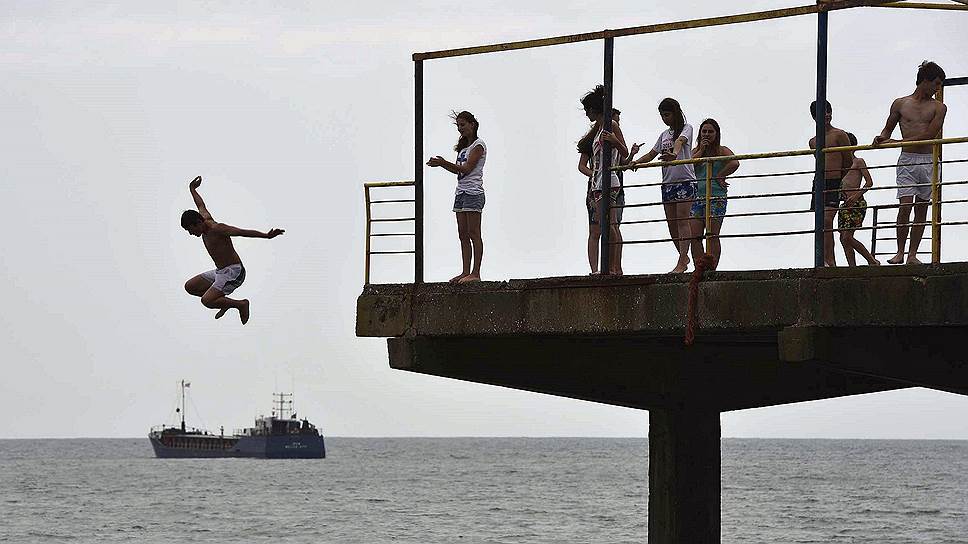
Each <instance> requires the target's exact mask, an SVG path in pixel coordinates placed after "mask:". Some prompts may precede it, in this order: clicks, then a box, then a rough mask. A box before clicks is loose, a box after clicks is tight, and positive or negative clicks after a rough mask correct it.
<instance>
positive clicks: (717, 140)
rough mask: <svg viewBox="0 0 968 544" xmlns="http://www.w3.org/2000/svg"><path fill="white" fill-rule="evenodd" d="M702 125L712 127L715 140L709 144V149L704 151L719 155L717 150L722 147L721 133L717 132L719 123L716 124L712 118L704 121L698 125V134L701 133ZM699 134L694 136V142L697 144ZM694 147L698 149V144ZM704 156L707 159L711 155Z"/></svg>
mask: <svg viewBox="0 0 968 544" xmlns="http://www.w3.org/2000/svg"><path fill="white" fill-rule="evenodd" d="M703 125H712V126H713V128H714V129H716V138H715V139H714V140H713V141H712V142H710V143H709V147H708V148H706V151H707V152H711V153H716V154H718V153H719V148H720V147H722V143H721V142H722V137H723V133H722V132H721V131H720V130H719V123H717V122H716V120H715V119H713V118H712V117H710V118H709V119H706V120H704V121H703V122H702V123H699V133H702V126H703ZM699 133H697V134H696V141H697V142H698V141H699V138H700V136H699ZM696 146H697V147H698V146H699V144H698V143H697V144H696ZM706 156H707V157H708V156H712V155H706Z"/></svg>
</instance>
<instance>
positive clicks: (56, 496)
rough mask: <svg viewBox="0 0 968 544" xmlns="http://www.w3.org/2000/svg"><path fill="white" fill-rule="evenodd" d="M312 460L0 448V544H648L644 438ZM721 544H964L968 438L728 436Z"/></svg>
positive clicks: (114, 445)
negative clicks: (886, 438) (758, 437)
mask: <svg viewBox="0 0 968 544" xmlns="http://www.w3.org/2000/svg"><path fill="white" fill-rule="evenodd" d="M326 446H327V452H328V455H329V457H328V458H327V459H322V460H255V459H197V460H196V459H187V460H185V459H155V458H154V457H153V454H152V451H151V447H150V445H149V444H148V440H147V439H146V438H132V439H78V440H0V542H16V543H21V542H23V543H28V542H98V543H100V542H166V543H167V542H327V543H342V542H365V543H382V542H413V543H422V544H423V543H455V542H460V543H528V542H542V543H545V542H547V543H552V542H554V543H562V542H575V543H583V544H585V543H621V542H638V543H644V542H646V540H647V538H648V534H647V533H648V473H649V460H648V442H647V441H646V440H644V439H631V438H630V439H623V438H328V439H327V441H326ZM722 541H723V542H725V543H743V544H752V543H770V544H774V543H785V542H790V543H806V542H817V543H821V542H823V543H826V542H858V543H860V542H865V543H867V542H871V543H877V544H891V543H910V542H934V543H956V542H957V543H965V542H968V442H966V441H891V440H760V439H725V440H724V441H723V447H722Z"/></svg>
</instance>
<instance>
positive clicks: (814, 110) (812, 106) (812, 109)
mask: <svg viewBox="0 0 968 544" xmlns="http://www.w3.org/2000/svg"><path fill="white" fill-rule="evenodd" d="M824 102H826V103H827V111H829V112H830V113H833V112H834V108H833V106H831V105H830V102H829V101H827V100H824ZM810 117H813V118H814V119H816V118H817V101H816V100H814V101H813V102H811V103H810Z"/></svg>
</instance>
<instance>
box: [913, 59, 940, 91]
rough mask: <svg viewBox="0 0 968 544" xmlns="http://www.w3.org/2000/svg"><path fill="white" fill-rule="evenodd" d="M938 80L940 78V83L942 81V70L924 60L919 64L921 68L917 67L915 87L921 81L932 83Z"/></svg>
mask: <svg viewBox="0 0 968 544" xmlns="http://www.w3.org/2000/svg"><path fill="white" fill-rule="evenodd" d="M938 78H941V81H944V79H945V75H944V70H942V69H941V67H940V66H938V65H937V64H935V63H934V62H931V61H930V60H926V61H924V62H922V63H921V66H919V67H918V77H917V79H916V80H915V82H914V83H915V84H916V85H917V84H920V83H921V82H922V81H934V80H936V79H938Z"/></svg>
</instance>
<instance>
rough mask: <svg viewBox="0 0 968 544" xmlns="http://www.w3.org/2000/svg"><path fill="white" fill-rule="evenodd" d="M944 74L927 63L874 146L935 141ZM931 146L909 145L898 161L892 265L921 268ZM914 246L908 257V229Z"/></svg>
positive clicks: (893, 109)
mask: <svg viewBox="0 0 968 544" xmlns="http://www.w3.org/2000/svg"><path fill="white" fill-rule="evenodd" d="M944 79H945V75H944V70H942V69H941V67H940V66H938V65H937V64H935V63H933V62H929V61H924V62H923V63H921V66H920V67H919V68H918V75H917V77H916V78H915V84H916V85H917V87H915V88H914V92H913V93H911V94H910V95H908V96H902V97H901V98H898V99H897V100H895V101H894V103H893V104H891V112H890V114H888V116H887V123H886V124H885V125H884V130H882V131H881V133H880V134H878V135H877V136H876V137H875V138H874V145H879V144H885V143H890V142H915V141H918V140H933V139H935V138H937V137H938V134H939V133H940V132H941V126H942V125H943V124H944V116H945V113H947V111H948V109H947V107H946V106H945V105H944V104H942V103H941V101H940V100H937V99H936V98H935V96H934V95H935V93H937V92H938V90H939V89H940V88H941V86H942V85H943V84H944ZM898 124H900V125H901V139H900V140H892V139H891V134H892V133H893V132H894V128H895V127H897V125H898ZM931 147H932V146H931V145H930V144H929V145H905V146H904V147H902V148H901V154H900V156H898V159H897V199H898V201H899V202H900V206H899V207H898V209H897V254H896V255H894V256H893V257H891V258H890V259H888V261H887V262H889V263H891V264H901V263H904V262H906V263H907V264H921V261H919V260H918V246H919V245H920V244H921V236H922V235H923V234H924V225H925V219H926V218H927V216H928V204H930V203H931V171H932V164H931V162H932V154H931ZM912 207H913V208H914V225H913V226H910V225H909V222H910V219H911V208H912ZM909 226H910V232H911V245H910V246H909V248H908V251H907V259H905V257H904V242H906V241H907V236H908V227H909Z"/></svg>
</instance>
